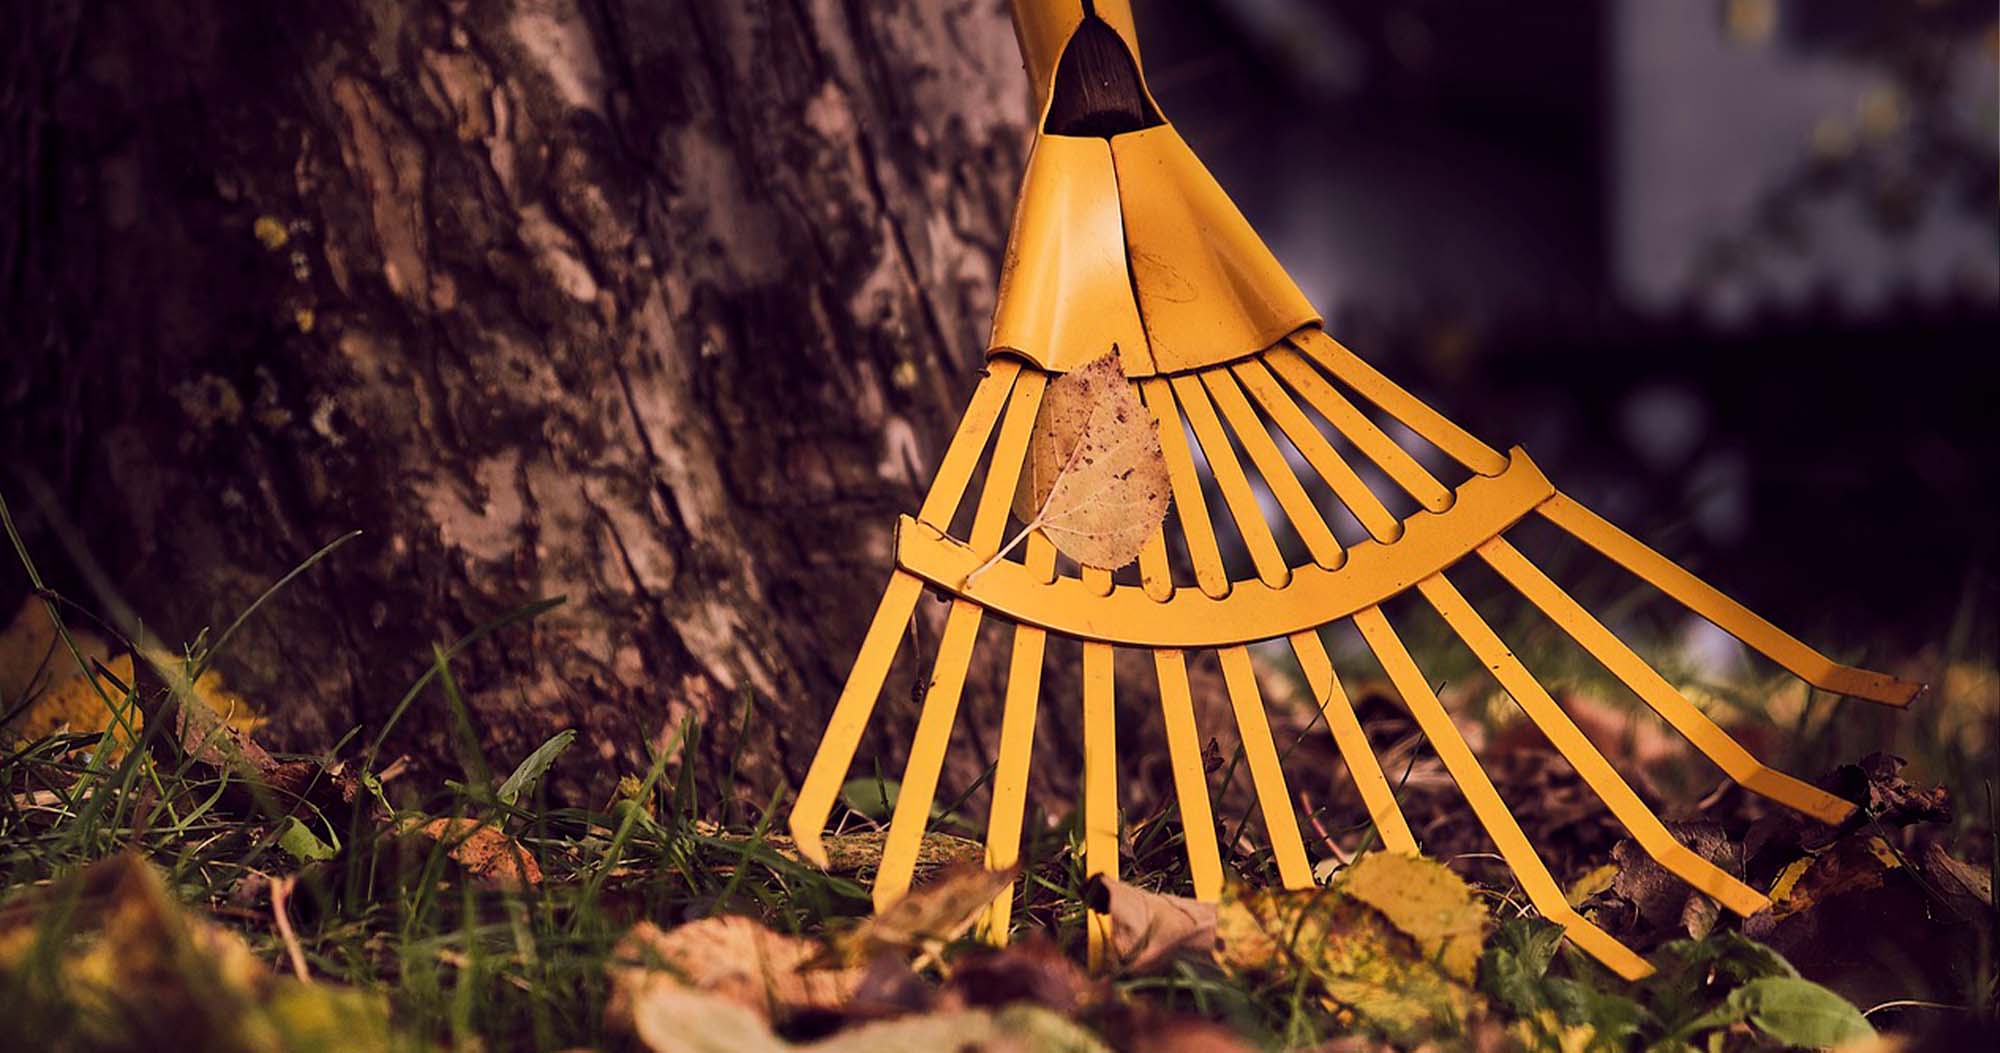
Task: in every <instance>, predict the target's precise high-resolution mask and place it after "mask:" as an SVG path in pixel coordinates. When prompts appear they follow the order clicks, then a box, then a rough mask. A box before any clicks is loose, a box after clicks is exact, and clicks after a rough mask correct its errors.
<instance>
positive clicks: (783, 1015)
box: [609, 915, 863, 1023]
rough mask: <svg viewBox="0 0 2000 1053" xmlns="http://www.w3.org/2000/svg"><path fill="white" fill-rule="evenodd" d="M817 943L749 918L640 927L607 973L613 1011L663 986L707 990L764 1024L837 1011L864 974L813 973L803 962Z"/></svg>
mask: <svg viewBox="0 0 2000 1053" xmlns="http://www.w3.org/2000/svg"><path fill="white" fill-rule="evenodd" d="M819 953H820V945H819V944H818V943H817V942H814V941H811V940H805V939H801V938H799V937H797V936H787V935H784V934H782V933H777V932H772V931H771V930H770V929H768V928H765V927H764V925H763V924H762V923H760V922H758V921H756V920H755V919H753V918H746V917H741V916H736V915H730V916H723V917H713V918H703V919H701V920H700V921H693V922H689V923H688V924H686V925H682V926H679V927H677V928H674V929H671V930H663V929H661V928H660V927H659V926H657V925H654V924H653V923H652V922H640V923H639V924H637V925H635V926H633V927H632V929H631V931H629V932H627V933H626V934H625V936H624V938H623V939H621V940H619V941H618V946H617V948H616V949H615V950H614V951H613V952H612V961H613V962H614V963H615V964H613V965H612V967H611V968H610V970H609V974H610V978H611V991H612V995H611V996H612V1002H613V1009H612V1012H613V1013H614V1015H616V1016H618V1017H621V1018H623V1017H628V1016H629V1015H630V1012H631V1006H633V1005H635V1004H637V1002H639V1001H641V1000H644V999H646V998H648V997H650V996H651V994H652V993H653V992H655V991H656V990H657V989H659V988H660V987H661V985H666V986H669V987H687V988H693V989H694V990H697V991H703V992H707V993H709V994H713V995H716V996H719V997H722V998H726V999H728V1000H729V1001H732V1002H735V1003H736V1004H738V1005H741V1006H743V1007H744V1008H745V1009H748V1010H750V1011H751V1012H753V1013H755V1014H756V1015H757V1017H758V1018H759V1019H760V1020H763V1021H765V1022H768V1023H783V1022H784V1021H787V1020H790V1019H792V1018H793V1017H796V1016H798V1015H800V1014H803V1013H811V1012H839V1011H840V1010H841V1009H842V1008H843V1007H844V1006H845V1005H846V1004H847V1002H848V1000H849V999H850V998H851V997H853V995H854V991H855V988H856V987H857V986H858V985H859V984H860V982H861V979H862V973H863V970H862V969H859V968H838V969H815V968H808V967H807V963H808V962H810V961H812V960H813V959H814V958H815V957H817V956H818V955H819Z"/></svg>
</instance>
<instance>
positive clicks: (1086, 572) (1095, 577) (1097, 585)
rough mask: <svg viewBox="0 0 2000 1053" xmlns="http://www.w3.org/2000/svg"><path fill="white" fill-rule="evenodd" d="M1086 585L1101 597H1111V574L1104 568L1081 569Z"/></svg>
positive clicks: (1080, 572)
mask: <svg viewBox="0 0 2000 1053" xmlns="http://www.w3.org/2000/svg"><path fill="white" fill-rule="evenodd" d="M1078 572H1079V574H1081V576H1082V577H1083V583H1084V585H1086V586H1088V587H1089V588H1090V591H1091V592H1093V593H1096V594H1097V595H1099V596H1109V595H1111V572H1110V571H1108V570H1105V569H1104V568H1103V567H1081V568H1079V570H1078Z"/></svg>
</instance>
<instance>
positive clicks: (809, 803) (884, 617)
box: [790, 570, 924, 866]
mask: <svg viewBox="0 0 2000 1053" xmlns="http://www.w3.org/2000/svg"><path fill="white" fill-rule="evenodd" d="M923 591H924V582H923V579H922V578H919V577H917V576H916V575H914V574H911V573H910V572H908V571H905V570H897V571H896V572H895V573H894V574H891V575H890V576H889V587H888V588H886V589H883V590H882V602H881V603H879V604H877V605H876V607H875V617H874V619H873V620H871V621H870V622H869V623H868V634H867V635H866V636H864V637H862V640H861V653H860V654H859V655H857V656H856V657H855V659H854V668H853V669H851V670H849V671H848V674H847V684H846V686H844V687H842V688H841V689H840V700H839V701H837V702H835V703H834V705H833V716H832V717H830V718H828V720H827V722H826V732H825V734H824V735H822V736H821V738H820V741H819V750H818V752H816V753H814V754H813V762H812V767H810V768H808V769H806V780H805V782H804V783H802V784H800V786H799V799H798V801H797V802H795V803H794V804H793V805H792V814H791V818H790V825H791V830H792V840H793V841H794V842H796V843H797V844H798V846H799V854H800V855H802V856H805V857H806V858H807V859H810V860H812V861H813V862H815V863H818V864H819V865H820V866H825V865H826V863H827V859H826V849H825V848H824V847H823V846H822V844H821V842H820V835H821V833H822V832H823V831H825V829H826V819H827V816H828V815H830V814H832V812H833V801H834V798H835V797H837V796H838V795H839V793H840V783H841V780H843V779H844V778H846V776H847V767H848V765H849V764H851V763H853V761H854V749H855V747H856V746H858V745H860V743H861V733H862V732H863V731H865V730H867V728H868V716H869V714H871V713H873V712H874V711H875V700H876V698H878V697H880V695H881V694H882V681H883V680H885V679H887V678H888V676H889V664H890V663H891V662H893V661H895V659H896V646H897V645H898V644H899V643H901V642H902V639H903V627H904V626H905V625H908V624H909V622H910V615H911V614H913V613H914V612H915V611H916V609H917V597H919V596H921V595H923Z"/></svg>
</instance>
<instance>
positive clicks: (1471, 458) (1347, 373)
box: [1291, 326, 1507, 475]
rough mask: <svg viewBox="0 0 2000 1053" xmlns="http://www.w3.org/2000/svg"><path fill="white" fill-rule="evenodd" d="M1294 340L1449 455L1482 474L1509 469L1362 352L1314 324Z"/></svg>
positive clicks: (1493, 452) (1497, 455) (1501, 458)
mask: <svg viewBox="0 0 2000 1053" xmlns="http://www.w3.org/2000/svg"><path fill="white" fill-rule="evenodd" d="M1291 342H1292V343H1293V344H1294V345H1296V346H1298V347H1299V348H1300V349H1301V350H1303V351H1305V353H1306V354H1308V355H1310V356H1312V358H1313V360H1314V361H1316V362H1318V363H1319V364H1320V366H1321V367H1322V368H1324V369H1325V370H1326V371H1327V372H1329V373H1331V374H1333V375H1334V376H1335V377H1338V378H1339V379H1340V382H1341V383H1343V384H1346V385H1347V386H1348V387H1350V388H1353V389H1354V390H1355V391H1356V392H1358V393H1359V394H1360V395H1361V397H1362V398H1365V399H1367V400H1368V401H1370V402H1372V403H1374V404H1375V405H1377V406H1379V407H1381V408H1382V411H1383V412H1385V413H1387V414H1388V415H1389V416H1391V417H1394V418H1396V420H1398V421H1400V422H1402V424H1403V426H1404V427H1406V428H1408V429H1410V430H1411V431H1413V432H1416V433H1417V434H1418V435H1420V436H1422V437H1423V438H1424V439H1425V440H1426V441H1428V442H1429V443H1430V444H1431V445H1433V446H1436V447H1437V448H1438V449H1440V450H1443V451H1444V453H1445V456H1447V457H1450V458H1451V459H1452V460H1454V461H1457V462H1458V463H1460V464H1462V465H1464V466H1466V467H1467V468H1470V469H1471V470H1473V471H1475V472H1478V473H1479V474H1480V475H1498V474H1500V473H1501V472H1503V471H1506V469H1507V458H1506V457H1505V456H1504V455H1503V454H1501V453H1500V451H1498V450H1496V449H1494V448H1493V447H1491V446H1488V445H1486V444H1485V443H1483V442H1480V441H1479V439H1478V438H1476V437H1475V436H1474V435H1473V434H1472V433H1471V432H1468V431H1466V430H1465V429H1464V428H1461V427H1459V426H1458V425H1456V424H1453V423H1452V422H1451V419H1450V418H1448V417H1446V416H1445V415H1444V414H1442V413H1439V412H1438V411H1436V410H1434V409H1432V408H1430V407H1429V406H1428V405H1426V404H1425V403H1424V402H1423V400H1421V399H1419V398H1417V397H1416V396H1415V395H1412V394H1410V393H1409V392H1408V391H1405V390H1403V388H1402V387H1400V386H1398V385H1397V384H1396V382H1395V381H1393V380H1390V379H1389V378H1388V377H1385V376H1383V375H1382V373H1381V372H1380V371H1379V370H1377V369H1376V368H1375V367H1374V366H1371V365H1369V364H1368V362H1367V361H1366V360H1364V359H1363V358H1362V357H1361V356H1359V355H1357V354H1355V353H1354V352H1352V351H1349V350H1348V349H1347V348H1345V347H1343V346H1341V343H1340V341H1338V340H1335V339H1334V338H1333V337H1331V336H1328V335H1327V333H1326V330H1324V329H1320V328H1318V327H1316V326H1315V327H1312V328H1308V329H1302V330H1300V331H1298V332H1296V333H1293V334H1292V336H1291Z"/></svg>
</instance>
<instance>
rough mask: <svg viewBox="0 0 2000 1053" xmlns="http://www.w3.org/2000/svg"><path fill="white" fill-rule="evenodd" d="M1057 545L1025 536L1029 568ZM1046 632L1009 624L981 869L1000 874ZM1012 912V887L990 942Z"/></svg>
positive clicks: (1020, 807) (1049, 559)
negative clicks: (1010, 646) (1009, 654)
mask: <svg viewBox="0 0 2000 1053" xmlns="http://www.w3.org/2000/svg"><path fill="white" fill-rule="evenodd" d="M1055 564H1056V547H1055V545H1053V544H1051V543H1050V542H1049V539H1048V538H1047V537H1045V536H1044V535H1043V534H1042V533H1041V531H1036V532H1035V533H1033V534H1030V535H1028V555H1027V565H1028V569H1029V570H1030V571H1032V572H1033V573H1035V574H1036V575H1038V576H1039V575H1042V574H1046V573H1049V572H1050V571H1051V570H1053V569H1054V568H1055ZM1047 643H1048V633H1047V632H1046V631H1045V630H1043V629H1041V628H1038V627H1036V626H1033V625H1026V624H1016V625H1015V626H1014V655H1013V658H1012V660H1011V662H1010V663H1009V665H1008V668H1007V700H1006V702H1005V703H1003V705H1002V709H1001V716H1000V759H999V762H998V763H997V764H995V765H994V768H993V804H992V808H991V810H990V811H988V813H987V815H986V869H988V870H1005V869H1007V868H1008V867H1011V866H1013V865H1014V864H1016V863H1018V862H1020V861H1021V817H1022V815H1023V814H1024V813H1025V812H1026V811H1027V802H1028V763H1029V761H1030V760H1031V759H1032V758H1033V756H1034V748H1035V710H1036V708H1037V706H1038V703H1039V702H1040V699H1041V693H1042V656H1043V652H1044V651H1045V650H1046V645H1047ZM1013 911H1014V883H1013V882H1011V881H1010V882H1008V883H1007V887H1006V888H1004V889H1002V890H1001V891H1000V894H999V895H998V896H996V897H994V899H993V904H992V905H991V906H990V907H988V908H987V910H986V917H985V919H984V920H983V921H982V922H981V927H982V929H983V931H984V932H985V934H986V938H987V940H988V941H989V942H991V943H993V944H994V945H995V946H998V947H1004V946H1006V945H1007V930H1008V925H1009V922H1010V921H1011V919H1012V917H1013Z"/></svg>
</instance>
